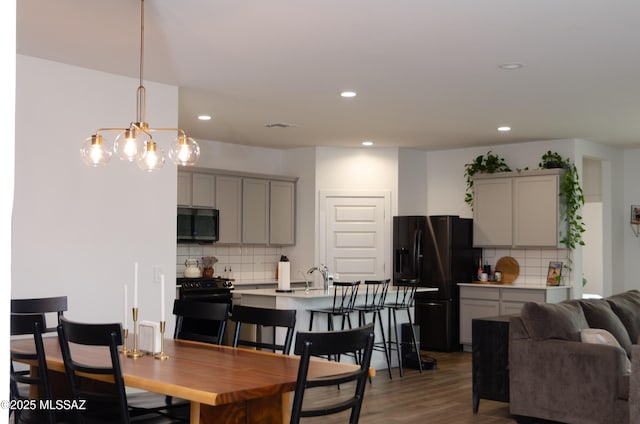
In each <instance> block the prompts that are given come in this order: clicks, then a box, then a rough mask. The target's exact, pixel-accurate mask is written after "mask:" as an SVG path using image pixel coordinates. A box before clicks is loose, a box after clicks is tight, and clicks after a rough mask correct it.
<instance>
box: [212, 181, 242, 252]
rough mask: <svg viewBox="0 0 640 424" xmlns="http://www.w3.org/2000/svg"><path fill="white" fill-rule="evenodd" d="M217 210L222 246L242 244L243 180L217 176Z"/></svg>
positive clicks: (219, 240) (219, 241)
mask: <svg viewBox="0 0 640 424" xmlns="http://www.w3.org/2000/svg"><path fill="white" fill-rule="evenodd" d="M216 208H217V209H218V211H219V214H220V215H219V216H220V238H219V239H218V243H220V244H240V243H241V242H242V178H240V177H232V176H222V175H217V176H216Z"/></svg>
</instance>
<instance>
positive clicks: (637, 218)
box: [631, 205, 640, 224]
mask: <svg viewBox="0 0 640 424" xmlns="http://www.w3.org/2000/svg"><path fill="white" fill-rule="evenodd" d="M631 223H632V224H640V205H631Z"/></svg>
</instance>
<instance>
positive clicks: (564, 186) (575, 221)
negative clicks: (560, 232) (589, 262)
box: [538, 150, 585, 250]
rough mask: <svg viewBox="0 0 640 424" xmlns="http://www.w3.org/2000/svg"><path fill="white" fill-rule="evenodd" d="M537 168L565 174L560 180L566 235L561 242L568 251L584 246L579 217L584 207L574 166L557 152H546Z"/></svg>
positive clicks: (582, 224)
mask: <svg viewBox="0 0 640 424" xmlns="http://www.w3.org/2000/svg"><path fill="white" fill-rule="evenodd" d="M538 166H539V167H540V168H542V169H554V168H562V169H564V171H565V173H564V175H563V176H562V179H561V180H560V196H563V197H564V199H565V207H566V211H565V213H566V218H567V225H568V228H567V235H566V236H565V237H564V238H563V239H562V240H561V242H562V243H563V244H564V245H565V246H566V247H567V248H568V249H571V250H573V249H575V248H576V247H577V246H584V241H583V240H582V233H584V231H585V228H584V222H583V221H582V216H581V215H580V209H581V208H582V205H584V194H583V192H582V187H581V186H580V181H579V178H578V170H577V169H576V165H575V164H574V163H572V162H571V160H570V159H568V158H563V157H562V156H560V154H558V153H557V152H552V151H551V150H548V151H547V152H546V153H545V154H543V155H542V159H541V161H540V163H539V164H538Z"/></svg>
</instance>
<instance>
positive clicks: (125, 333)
mask: <svg viewBox="0 0 640 424" xmlns="http://www.w3.org/2000/svg"><path fill="white" fill-rule="evenodd" d="M127 337H129V329H128V328H123V329H122V347H121V348H120V352H122V353H124V354H125V355H126V354H127V352H129V351H130V350H129V348H127Z"/></svg>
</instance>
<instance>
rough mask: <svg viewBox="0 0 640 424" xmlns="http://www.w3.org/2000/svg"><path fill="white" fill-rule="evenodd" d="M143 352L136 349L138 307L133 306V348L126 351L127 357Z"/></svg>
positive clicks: (140, 354) (134, 356)
mask: <svg viewBox="0 0 640 424" xmlns="http://www.w3.org/2000/svg"><path fill="white" fill-rule="evenodd" d="M143 355H144V353H142V352H141V351H139V350H138V307H134V308H133V350H129V351H127V356H128V357H129V358H139V357H141V356H143Z"/></svg>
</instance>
